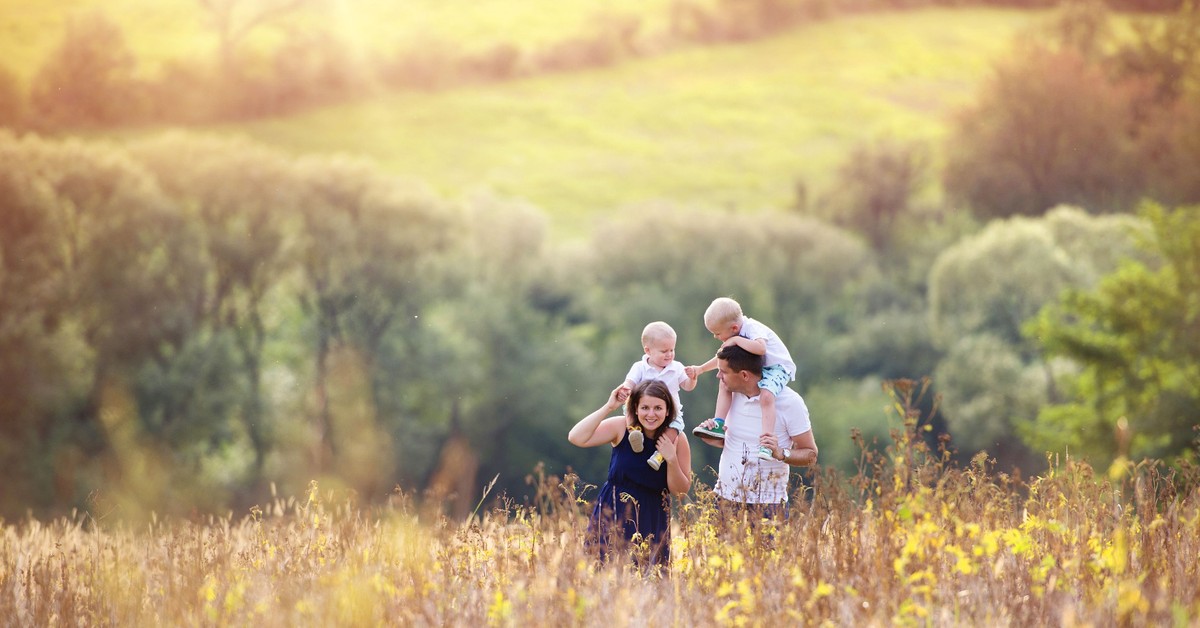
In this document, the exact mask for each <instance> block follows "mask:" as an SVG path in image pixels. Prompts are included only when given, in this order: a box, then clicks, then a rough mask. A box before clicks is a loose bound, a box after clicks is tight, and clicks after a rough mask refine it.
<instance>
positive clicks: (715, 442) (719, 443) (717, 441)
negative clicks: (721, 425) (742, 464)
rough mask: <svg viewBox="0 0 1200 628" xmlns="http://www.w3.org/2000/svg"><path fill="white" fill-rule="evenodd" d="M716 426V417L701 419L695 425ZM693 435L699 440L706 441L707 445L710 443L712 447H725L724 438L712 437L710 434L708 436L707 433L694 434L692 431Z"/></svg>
mask: <svg viewBox="0 0 1200 628" xmlns="http://www.w3.org/2000/svg"><path fill="white" fill-rule="evenodd" d="M716 426H717V420H716V419H705V420H704V421H701V422H700V425H697V426H696V427H707V428H713V427H716ZM693 435H694V436H696V437H698V438H699V439H700V440H702V441H704V442H705V443H708V444H709V445H712V446H713V447H717V448H718V449H724V448H725V439H724V438H713V437H712V436H709V435H708V434H695V433H693Z"/></svg>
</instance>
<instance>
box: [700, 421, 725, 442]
mask: <svg viewBox="0 0 1200 628" xmlns="http://www.w3.org/2000/svg"><path fill="white" fill-rule="evenodd" d="M713 420H714V421H716V423H717V424H716V425H714V426H712V427H703V424H701V425H697V426H696V427H695V428H693V429H692V434H695V435H696V436H700V435H704V436H711V437H713V438H725V419H713Z"/></svg>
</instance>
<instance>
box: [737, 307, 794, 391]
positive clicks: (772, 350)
mask: <svg viewBox="0 0 1200 628" xmlns="http://www.w3.org/2000/svg"><path fill="white" fill-rule="evenodd" d="M738 335H739V336H743V337H745V338H749V339H751V340H758V339H759V338H762V339H763V340H765V341H767V352H766V353H765V354H763V366H774V365H776V364H778V365H780V366H782V367H783V370H784V371H786V372H787V374H788V381H795V380H796V362H795V360H792V353H791V352H790V351H788V348H787V345H785V344H783V341H782V340H780V339H779V334H777V333H775V331H774V330H772V329H771V328H770V327H767V326H766V325H763V324H762V323H760V322H758V321H756V320H754V319H753V318H750V317H749V316H743V317H742V324H741V327H740V328H739V330H738ZM801 403H803V401H801Z"/></svg>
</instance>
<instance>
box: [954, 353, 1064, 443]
mask: <svg viewBox="0 0 1200 628" xmlns="http://www.w3.org/2000/svg"><path fill="white" fill-rule="evenodd" d="M933 379H934V381H935V382H937V386H938V390H939V391H941V394H942V409H943V412H944V414H945V415H946V423H947V424H948V426H949V428H950V433H951V435H952V436H953V439H954V440H953V443H954V446H955V448H957V449H959V450H960V451H964V452H973V451H980V450H988V451H990V452H991V453H992V454H993V455H994V454H995V453H996V451H997V449H998V448H1005V449H1007V448H1008V447H1010V446H1011V445H1012V443H1014V442H1015V441H1016V440H1017V439H1016V437H1015V436H1016V435H1015V434H1014V433H1013V426H1014V425H1017V424H1018V423H1019V422H1021V421H1028V420H1030V419H1032V418H1033V417H1035V416H1037V412H1038V408H1039V407H1041V405H1042V404H1043V403H1044V402H1045V399H1046V377H1045V375H1044V373H1042V370H1041V368H1040V367H1039V366H1038V365H1036V364H1032V365H1031V364H1028V363H1026V361H1025V360H1023V359H1022V357H1021V356H1020V355H1019V354H1018V353H1017V352H1016V351H1015V350H1014V347H1013V346H1012V344H1011V343H1009V342H1008V341H1006V340H1003V339H1000V338H997V337H995V336H990V335H987V334H979V335H971V336H967V337H965V338H963V339H962V340H961V341H959V342H957V343H955V345H954V346H953V347H952V348H951V350H950V351H949V353H948V354H947V355H946V357H945V358H944V359H943V360H942V361H941V362H940V363H939V364H938V367H937V371H936V373H935V375H934V378H933ZM1011 462H1012V460H1006V461H1005V463H1011ZM1006 466H1007V465H1006Z"/></svg>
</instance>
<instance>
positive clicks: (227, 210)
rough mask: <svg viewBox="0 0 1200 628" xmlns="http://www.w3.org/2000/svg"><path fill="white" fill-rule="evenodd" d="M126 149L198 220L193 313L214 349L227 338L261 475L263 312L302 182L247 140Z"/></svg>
mask: <svg viewBox="0 0 1200 628" xmlns="http://www.w3.org/2000/svg"><path fill="white" fill-rule="evenodd" d="M131 152H132V154H133V155H134V156H136V157H137V158H138V159H140V161H141V162H142V163H143V164H144V165H145V167H146V168H147V169H149V170H150V171H152V172H153V173H154V175H155V177H156V179H157V181H158V182H159V184H160V185H161V186H162V188H163V190H164V192H165V193H166V194H168V195H169V196H170V197H171V198H172V199H174V200H175V201H176V202H177V203H178V204H179V205H180V206H181V208H182V211H183V212H184V213H185V214H186V215H187V216H188V219H189V220H191V221H194V223H195V224H196V225H197V231H196V235H197V239H198V241H199V242H200V243H201V247H202V255H203V261H202V263H203V265H204V268H205V279H204V291H203V294H202V295H201V317H202V320H201V321H200V322H201V325H202V326H203V329H204V331H205V332H206V333H208V334H212V335H213V336H215V337H214V338H213V339H212V342H213V343H215V344H213V345H212V347H213V348H214V350H216V349H215V348H216V347H217V346H221V345H222V343H227V351H228V352H229V354H230V359H231V360H232V361H233V362H234V363H235V366H233V367H232V368H230V369H229V370H230V373H237V376H236V377H234V378H233V379H234V381H235V382H236V383H237V384H238V386H239V387H240V388H241V389H242V392H241V394H239V395H238V396H237V402H236V403H237V405H238V407H239V409H240V412H239V413H238V414H239V415H240V416H241V420H242V422H243V424H244V426H245V428H246V433H247V435H248V436H249V439H250V443H251V446H252V447H253V451H254V475H255V476H260V475H261V473H262V470H263V464H264V461H265V458H266V455H267V454H268V453H269V451H270V448H271V433H270V417H269V412H268V410H269V409H268V408H267V403H266V400H265V398H264V394H263V390H262V385H263V384H262V380H263V368H264V360H265V356H264V352H265V350H266V345H267V341H268V338H269V337H270V335H271V333H272V332H274V331H275V330H274V326H275V324H277V321H272V320H270V317H269V316H268V314H267V312H268V311H269V309H270V304H271V303H272V302H274V301H276V300H277V299H280V298H282V296H280V295H278V294H277V293H278V291H279V289H280V287H281V285H282V284H283V283H284V282H283V277H284V276H285V274H286V273H287V272H289V271H290V270H291V264H292V262H293V261H294V260H292V259H290V258H289V257H288V251H287V249H286V247H285V240H286V239H287V237H288V235H289V233H291V232H292V231H293V230H294V228H295V225H294V224H292V223H294V222H295V218H294V216H293V215H292V212H291V209H292V208H293V207H294V206H295V205H296V202H297V199H296V198H295V195H296V194H297V190H298V189H299V185H298V182H297V181H296V180H295V177H294V176H293V169H292V168H291V163H290V162H289V161H287V160H285V159H284V158H282V157H281V156H280V155H277V154H275V153H273V152H271V151H269V150H267V149H266V148H264V147H262V146H259V145H256V144H253V143H251V142H247V141H242V140H227V139H217V138H212V137H203V136H194V135H184V134H178V133H172V134H168V135H165V136H159V137H156V138H153V139H151V140H147V141H144V142H141V143H139V144H137V145H135V146H133V147H132V148H131ZM230 373H227V375H228V374H230Z"/></svg>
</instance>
